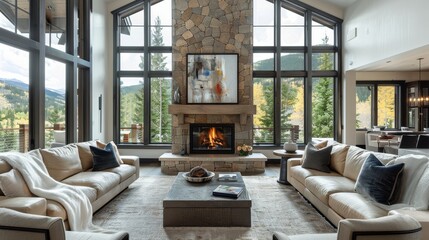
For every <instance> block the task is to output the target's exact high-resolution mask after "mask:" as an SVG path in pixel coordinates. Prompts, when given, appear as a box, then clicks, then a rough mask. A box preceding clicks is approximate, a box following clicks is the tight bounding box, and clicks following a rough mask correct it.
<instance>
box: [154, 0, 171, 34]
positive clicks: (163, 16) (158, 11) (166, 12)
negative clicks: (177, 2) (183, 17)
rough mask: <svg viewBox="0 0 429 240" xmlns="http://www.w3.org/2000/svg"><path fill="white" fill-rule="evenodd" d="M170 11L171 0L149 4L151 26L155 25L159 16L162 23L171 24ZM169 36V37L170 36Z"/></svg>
mask: <svg viewBox="0 0 429 240" xmlns="http://www.w3.org/2000/svg"><path fill="white" fill-rule="evenodd" d="M171 14H172V11H171V0H163V1H159V2H156V3H155V4H152V5H151V6H150V16H151V21H150V24H151V25H152V26H154V25H157V23H156V22H157V20H156V19H158V18H159V20H160V22H161V23H162V25H168V26H171V25H172V19H173V17H172V15H171ZM170 36H171V35H170ZM170 38H171V37H170Z"/></svg>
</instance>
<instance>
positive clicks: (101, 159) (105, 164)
mask: <svg viewBox="0 0 429 240" xmlns="http://www.w3.org/2000/svg"><path fill="white" fill-rule="evenodd" d="M89 148H90V149H91V152H92V156H93V167H92V171H102V170H105V169H109V168H115V167H119V163H118V160H117V159H116V156H115V153H114V151H113V146H112V144H111V143H109V144H107V145H106V147H105V148H104V149H101V148H97V147H94V146H89Z"/></svg>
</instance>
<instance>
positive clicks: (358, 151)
mask: <svg viewBox="0 0 429 240" xmlns="http://www.w3.org/2000/svg"><path fill="white" fill-rule="evenodd" d="M370 153H372V154H374V155H375V156H376V157H377V158H378V159H379V160H380V161H381V162H382V163H383V164H386V163H388V162H390V161H391V160H393V159H396V157H397V156H396V155H393V154H388V153H378V152H370V151H367V150H365V149H362V148H359V147H356V146H350V148H349V151H348V152H347V157H346V165H345V167H344V174H343V176H344V177H347V178H350V179H352V180H354V181H356V179H357V178H358V176H359V173H360V169H361V168H362V165H363V163H364V162H365V160H366V158H367V157H368V156H369V154H370Z"/></svg>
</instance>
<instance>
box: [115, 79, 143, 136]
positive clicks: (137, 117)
mask: <svg viewBox="0 0 429 240" xmlns="http://www.w3.org/2000/svg"><path fill="white" fill-rule="evenodd" d="M120 81H121V85H120V86H121V88H120V95H121V98H120V106H121V110H120V113H119V114H120V142H121V143H143V131H144V127H143V126H144V125H143V122H144V121H143V117H144V106H145V105H144V84H143V78H129V77H123V78H121V80H120Z"/></svg>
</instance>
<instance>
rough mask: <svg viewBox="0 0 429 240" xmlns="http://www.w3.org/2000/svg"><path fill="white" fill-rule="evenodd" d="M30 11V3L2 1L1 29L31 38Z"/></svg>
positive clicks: (0, 2)
mask: <svg viewBox="0 0 429 240" xmlns="http://www.w3.org/2000/svg"><path fill="white" fill-rule="evenodd" d="M29 26H30V11H29V2H28V1H18V2H16V1H14V0H1V1H0V27H1V28H3V29H6V30H8V31H11V32H14V33H17V34H19V35H22V36H24V37H29Z"/></svg>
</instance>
